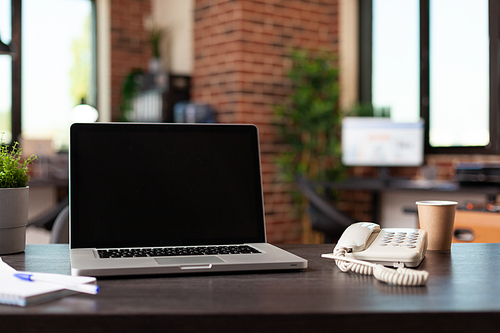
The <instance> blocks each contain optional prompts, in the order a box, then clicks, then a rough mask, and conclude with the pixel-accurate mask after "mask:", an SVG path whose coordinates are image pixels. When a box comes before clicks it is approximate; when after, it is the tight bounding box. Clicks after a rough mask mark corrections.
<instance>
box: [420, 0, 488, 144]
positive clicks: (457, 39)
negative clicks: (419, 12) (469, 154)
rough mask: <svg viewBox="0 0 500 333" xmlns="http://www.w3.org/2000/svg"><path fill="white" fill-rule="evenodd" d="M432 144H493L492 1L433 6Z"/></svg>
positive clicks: (441, 1) (454, 0)
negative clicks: (490, 52)
mask: <svg viewBox="0 0 500 333" xmlns="http://www.w3.org/2000/svg"><path fill="white" fill-rule="evenodd" d="M429 10H430V18H429V25H430V36H429V38H430V40H429V52H430V59H429V61H430V82H429V85H430V105H429V112H430V121H429V126H430V131H429V136H430V139H429V140H430V144H431V146H433V147H447V146H485V145H487V144H488V143H489V141H490V137H489V34H488V0H438V1H431V2H430V7H429Z"/></svg>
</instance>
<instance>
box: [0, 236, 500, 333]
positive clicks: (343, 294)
mask: <svg viewBox="0 0 500 333" xmlns="http://www.w3.org/2000/svg"><path fill="white" fill-rule="evenodd" d="M332 247H333V246H332V245H288V246H283V248H285V249H287V250H289V251H291V252H294V253H296V254H298V255H300V256H302V257H304V258H306V259H308V260H309V268H308V269H306V270H304V271H301V272H281V273H253V274H252V273H245V274H234V275H196V276H175V277H158V276H156V277H143V278H120V279H101V280H99V285H100V286H101V292H100V293H99V294H98V295H95V296H91V295H83V294H81V295H75V296H70V297H66V298H63V299H60V300H56V301H53V302H50V303H46V304H40V305H35V306H31V307H27V308H19V307H13V306H6V305H1V306H0V328H1V331H2V332H16V333H17V332H80V331H81V332H313V333H314V332H328V333H332V332H350V333H352V332H396V331H398V332H440V333H441V332H498V331H499V330H500V282H499V276H500V244H453V247H452V251H451V253H450V252H439V251H429V252H428V254H427V256H426V259H425V260H424V262H423V263H422V266H421V268H423V269H426V270H428V271H429V272H430V274H431V276H430V280H429V282H428V284H427V286H426V287H413V288H412V287H397V286H389V285H386V284H383V283H381V282H378V281H376V280H374V279H373V278H372V277H367V276H360V275H356V274H350V273H349V274H346V273H342V272H340V271H339V270H338V269H337V268H336V267H335V266H334V263H333V262H332V261H330V260H328V259H323V258H320V254H321V253H326V252H329V251H331V250H332ZM68 259H69V258H68V247H67V246H66V245H28V246H27V249H26V252H25V253H22V254H17V255H10V256H3V260H4V261H5V262H7V263H9V264H11V265H12V266H13V267H15V268H16V269H22V270H31V271H39V272H57V273H69V271H70V266H69V260H68Z"/></svg>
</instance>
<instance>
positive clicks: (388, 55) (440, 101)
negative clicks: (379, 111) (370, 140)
mask: <svg viewBox="0 0 500 333" xmlns="http://www.w3.org/2000/svg"><path fill="white" fill-rule="evenodd" d="M498 17H499V12H498V0H490V1H488V0H421V1H418V0H407V1H406V0H405V1H398V0H361V1H360V31H361V36H360V43H361V45H360V47H361V50H362V53H361V64H360V67H361V71H360V72H361V78H360V84H361V86H360V99H361V101H362V102H365V103H366V102H369V103H372V104H373V106H374V107H375V108H389V109H390V110H391V117H392V118H393V119H394V120H395V121H412V120H416V119H418V118H419V117H422V118H424V120H425V123H426V142H425V145H426V152H427V153H498V152H500V149H499V148H500V147H499V146H498V139H499V137H498V136H499V132H498V130H497V128H496V127H497V119H498V118H497V117H498V112H499V111H498V100H497V95H498V93H497V90H498V88H497V87H498V80H499V78H498V77H497V74H496V68H497V67H498V65H497V60H496V59H497V53H498V35H499V33H498ZM367 18H369V19H367ZM367 64H368V65H367ZM363 66H364V67H363ZM367 69H368V70H367Z"/></svg>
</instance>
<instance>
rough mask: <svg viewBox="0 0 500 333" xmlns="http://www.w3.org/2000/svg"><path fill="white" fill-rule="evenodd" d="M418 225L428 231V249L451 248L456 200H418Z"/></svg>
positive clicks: (445, 249)
mask: <svg viewBox="0 0 500 333" xmlns="http://www.w3.org/2000/svg"><path fill="white" fill-rule="evenodd" d="M415 204H416V205H417V209H418V226H419V229H423V230H425V231H427V233H428V245H427V249H428V250H442V251H443V250H444V251H449V250H450V249H451V240H452V238H453V224H454V223H455V210H456V207H457V204H458V203H457V202H455V201H439V200H429V201H417V202H415Z"/></svg>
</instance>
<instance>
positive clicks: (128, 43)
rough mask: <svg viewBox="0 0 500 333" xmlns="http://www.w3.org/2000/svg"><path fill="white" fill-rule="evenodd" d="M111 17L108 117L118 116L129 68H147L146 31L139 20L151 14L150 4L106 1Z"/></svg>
mask: <svg viewBox="0 0 500 333" xmlns="http://www.w3.org/2000/svg"><path fill="white" fill-rule="evenodd" d="M110 12H111V13H110V14H111V118H112V120H117V119H118V117H119V115H120V104H121V100H122V98H121V87H122V84H123V81H124V79H125V77H126V76H127V75H128V74H129V73H130V71H131V70H132V69H135V68H139V69H144V70H145V69H147V66H148V60H149V59H150V57H151V47H150V44H149V35H148V32H147V31H146V30H145V29H144V24H143V20H144V17H146V16H148V15H149V14H150V12H151V1H146V0H110Z"/></svg>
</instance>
